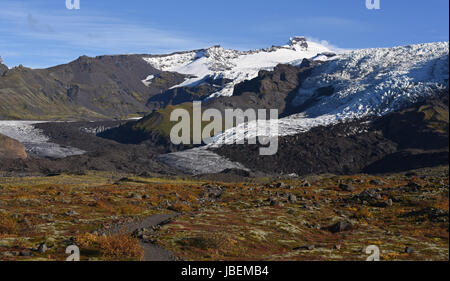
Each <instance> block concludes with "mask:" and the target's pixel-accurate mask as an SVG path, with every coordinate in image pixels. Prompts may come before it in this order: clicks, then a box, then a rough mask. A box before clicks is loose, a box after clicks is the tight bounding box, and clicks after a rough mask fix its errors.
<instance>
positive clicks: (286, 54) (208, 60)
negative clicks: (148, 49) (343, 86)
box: [144, 36, 330, 97]
mask: <svg viewBox="0 0 450 281" xmlns="http://www.w3.org/2000/svg"><path fill="white" fill-rule="evenodd" d="M321 53H330V50H329V49H328V48H327V47H326V46H323V45H321V44H318V43H313V42H308V41H307V40H306V38H305V37H300V36H297V37H293V38H291V39H290V40H289V43H288V44H287V45H284V46H274V47H272V48H267V49H258V50H250V51H238V50H233V49H225V48H222V47H221V46H212V47H210V48H207V49H201V50H195V51H189V52H182V53H174V54H170V55H164V56H148V57H144V60H145V61H146V62H148V63H149V64H151V65H152V66H153V67H155V68H157V69H160V70H163V71H172V72H178V73H181V74H186V75H189V76H190V77H191V78H189V79H187V80H186V81H184V82H183V83H181V84H179V85H177V86H175V87H182V86H189V85H195V84H197V83H199V82H201V81H202V80H204V79H205V78H206V77H223V78H227V79H231V80H232V81H233V82H231V83H229V84H228V85H227V86H226V87H225V88H224V89H222V90H221V91H219V92H216V93H214V94H212V95H211V97H215V96H231V95H232V94H233V89H234V85H236V84H238V83H240V82H242V81H244V80H249V79H253V78H255V77H257V76H258V72H259V71H260V70H263V69H264V70H271V69H273V68H274V67H275V66H276V65H278V64H280V63H283V64H289V63H292V64H296V63H298V62H299V61H301V60H303V59H304V58H308V59H313V58H315V57H318V55H320V54H321ZM325 58H326V57H325Z"/></svg>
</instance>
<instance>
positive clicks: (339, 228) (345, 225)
mask: <svg viewBox="0 0 450 281" xmlns="http://www.w3.org/2000/svg"><path fill="white" fill-rule="evenodd" d="M352 229H353V224H352V223H351V222H349V221H340V222H337V223H335V224H333V225H331V226H329V227H328V231H330V232H332V233H338V232H343V231H348V230H352Z"/></svg>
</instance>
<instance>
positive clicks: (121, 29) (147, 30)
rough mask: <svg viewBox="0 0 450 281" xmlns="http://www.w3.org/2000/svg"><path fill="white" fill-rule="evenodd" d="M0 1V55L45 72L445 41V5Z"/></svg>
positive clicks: (435, 1) (411, 0)
mask: <svg viewBox="0 0 450 281" xmlns="http://www.w3.org/2000/svg"><path fill="white" fill-rule="evenodd" d="M365 1H366V0H345V1H337V0H277V1H273V0H270V1H265V0H258V1H256V0H239V1H236V0H226V1H213V0H208V1H206V0H205V1H203V0H190V1H187V0H178V1H173V0H164V1H160V0H158V1H153V0H129V1H124V0H95V1H94V0H80V2H81V9H80V10H67V9H66V5H65V0H0V56H2V57H3V59H4V61H5V63H6V64H7V65H8V66H10V67H11V66H15V65H18V64H23V65H25V66H29V67H34V68H36V67H47V66H53V65H56V64H61V63H67V62H69V61H71V60H73V59H75V58H77V57H79V56H80V55H88V56H96V55H102V54H123V53H167V52H172V51H177V50H185V49H195V48H203V47H207V46H210V45H216V44H220V45H222V46H223V47H226V48H236V49H240V50H245V49H253V48H264V47H269V46H272V45H280V44H284V43H286V42H287V41H288V39H289V37H290V36H295V35H304V36H307V37H309V38H313V39H314V40H326V41H327V42H328V43H329V44H331V45H332V46H336V47H339V48H369V47H389V46H396V45H406V44H413V43H424V42H434V41H448V40H449V39H448V34H449V12H448V10H449V1H448V0H427V1H425V0H420V1H419V0H381V9H380V10H367V9H366V6H365Z"/></svg>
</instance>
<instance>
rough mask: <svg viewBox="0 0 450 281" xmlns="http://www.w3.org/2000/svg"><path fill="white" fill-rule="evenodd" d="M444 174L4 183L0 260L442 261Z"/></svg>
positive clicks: (94, 176)
mask: <svg viewBox="0 0 450 281" xmlns="http://www.w3.org/2000/svg"><path fill="white" fill-rule="evenodd" d="M448 173H449V168H448V166H444V167H438V168H427V169H420V170H415V171H410V172H404V173H398V174H384V175H378V176H372V175H365V174H360V175H359V174H358V175H351V176H336V175H331V174H327V175H311V176H306V177H301V178H298V177H296V178H277V179H269V178H257V179H255V178H252V179H247V180H244V181H240V182H238V183H231V182H215V181H211V180H210V179H211V178H208V177H203V178H150V177H142V176H141V177H135V176H132V175H129V174H118V173H104V172H87V173H80V174H78V175H71V174H61V175H55V176H46V177H21V178H12V177H0V260H65V258H66V257H67V255H66V254H65V249H66V247H67V246H68V245H72V244H76V245H78V246H79V247H80V248H81V259H82V260H357V261H358V260H365V259H366V258H367V256H368V255H366V253H365V251H364V250H365V248H366V247H367V246H369V245H377V246H378V247H379V248H380V250H381V260H449V232H448V231H449V201H448V200H449V174H448ZM212 178H213V177H212Z"/></svg>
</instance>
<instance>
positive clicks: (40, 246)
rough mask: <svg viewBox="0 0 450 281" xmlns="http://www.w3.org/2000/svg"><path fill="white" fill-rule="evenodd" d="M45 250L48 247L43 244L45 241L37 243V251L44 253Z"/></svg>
mask: <svg viewBox="0 0 450 281" xmlns="http://www.w3.org/2000/svg"><path fill="white" fill-rule="evenodd" d="M47 250H48V247H47V245H46V244H45V242H43V243H41V244H39V246H38V248H37V251H38V252H39V253H41V254H44V253H45V252H47Z"/></svg>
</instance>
